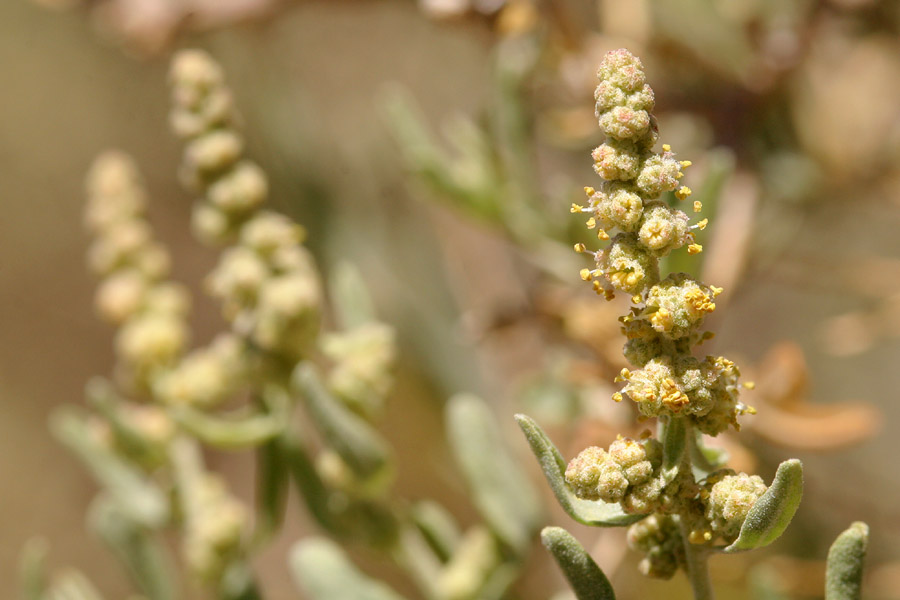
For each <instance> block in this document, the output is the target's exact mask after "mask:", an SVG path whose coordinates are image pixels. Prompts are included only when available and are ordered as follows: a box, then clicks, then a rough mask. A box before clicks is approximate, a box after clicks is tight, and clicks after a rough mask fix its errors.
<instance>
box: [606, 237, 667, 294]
mask: <svg viewBox="0 0 900 600" xmlns="http://www.w3.org/2000/svg"><path fill="white" fill-rule="evenodd" d="M597 265H598V267H599V268H600V271H601V273H602V274H603V277H604V278H605V279H606V280H607V281H608V282H609V283H610V284H611V285H612V286H613V287H614V288H616V289H619V290H622V291H623V292H626V293H629V294H632V295H633V294H639V293H641V292H642V291H643V290H644V289H645V288H646V287H648V286H650V285H653V284H654V283H656V282H657V281H658V280H659V264H658V262H657V260H656V259H655V258H654V257H653V256H652V255H651V254H650V253H649V252H647V250H646V249H645V248H644V247H643V246H642V245H641V244H640V243H639V242H638V240H637V238H636V236H634V234H628V233H620V234H619V235H617V236H616V237H614V238H613V240H612V243H611V244H610V245H609V246H608V247H607V248H606V249H605V250H603V252H601V253H600V255H599V257H598V260H597Z"/></svg>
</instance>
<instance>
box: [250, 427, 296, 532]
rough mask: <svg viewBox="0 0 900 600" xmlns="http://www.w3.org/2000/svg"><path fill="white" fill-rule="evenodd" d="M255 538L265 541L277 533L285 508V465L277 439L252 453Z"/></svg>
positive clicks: (286, 474) (286, 482)
mask: <svg viewBox="0 0 900 600" xmlns="http://www.w3.org/2000/svg"><path fill="white" fill-rule="evenodd" d="M256 464H257V470H256V472H257V476H256V514H257V523H256V536H257V538H258V539H262V540H266V539H268V538H269V537H271V536H272V535H274V534H276V533H277V532H278V529H279V527H280V526H281V523H282V522H283V521H284V513H285V507H286V505H287V492H288V482H289V481H290V478H289V473H288V464H287V459H286V457H285V453H284V452H283V450H282V444H281V442H280V441H279V439H277V438H276V439H274V440H270V441H268V442H267V443H265V444H264V445H262V446H261V447H260V448H259V449H258V450H257V451H256Z"/></svg>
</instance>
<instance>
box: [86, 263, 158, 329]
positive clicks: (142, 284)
mask: <svg viewBox="0 0 900 600" xmlns="http://www.w3.org/2000/svg"><path fill="white" fill-rule="evenodd" d="M147 288H148V282H147V280H146V278H145V277H144V276H143V275H142V274H141V273H140V272H138V271H136V270H134V269H124V270H121V271H118V272H116V273H113V274H112V275H110V276H109V277H107V278H106V279H105V280H103V282H101V283H100V287H98V288H97V293H96V295H95V299H94V305H95V306H96V308H97V312H98V313H99V314H100V316H101V317H103V318H104V319H106V320H107V321H110V322H111V323H115V324H121V323H123V322H125V321H126V320H127V319H129V318H131V317H132V316H134V315H135V314H137V312H138V311H139V310H140V309H141V307H142V306H143V304H144V295H145V294H146V293H147Z"/></svg>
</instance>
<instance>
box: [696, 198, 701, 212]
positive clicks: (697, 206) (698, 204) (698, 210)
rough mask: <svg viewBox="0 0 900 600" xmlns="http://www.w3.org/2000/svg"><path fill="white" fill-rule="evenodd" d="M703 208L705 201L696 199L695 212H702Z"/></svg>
mask: <svg viewBox="0 0 900 600" xmlns="http://www.w3.org/2000/svg"><path fill="white" fill-rule="evenodd" d="M701 210H703V203H702V202H700V201H699V200H694V212H700V211H701Z"/></svg>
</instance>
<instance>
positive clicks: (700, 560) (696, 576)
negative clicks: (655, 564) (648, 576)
mask: <svg viewBox="0 0 900 600" xmlns="http://www.w3.org/2000/svg"><path fill="white" fill-rule="evenodd" d="M668 425H669V423H668V422H666V423H664V424H663V428H666V427H668ZM685 427H686V428H687V430H686V431H685V437H686V438H687V440H693V439H694V432H693V430H692V428H691V426H690V423H686V424H685ZM663 439H665V438H663ZM692 446H693V444H692V443H686V444H685V445H684V451H683V453H682V455H681V465H680V467H679V468H680V469H683V470H684V472H685V473H688V474H690V475H691V477H693V472H692V469H691V447H692ZM680 527H681V541H682V543H683V544H684V556H685V560H686V562H687V565H686V569H685V571H686V573H687V577H688V580H689V581H690V582H691V588H693V590H694V598H695V600H713V598H714V594H713V589H712V582H710V580H709V565H708V563H707V559H708V558H709V553H708V552H707V550H706V548H704V547H703V546H700V545H697V544H692V543H691V540H690V537H691V526H690V524H689V523H688V522H687V520H685V519H684V518H682V519H681V520H680Z"/></svg>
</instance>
